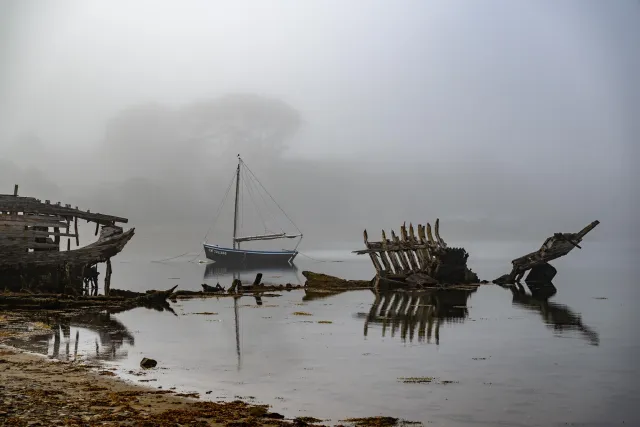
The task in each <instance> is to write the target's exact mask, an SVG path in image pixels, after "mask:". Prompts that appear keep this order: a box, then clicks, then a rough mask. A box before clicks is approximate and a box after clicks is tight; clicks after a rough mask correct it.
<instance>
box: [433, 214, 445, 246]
mask: <svg viewBox="0 0 640 427" xmlns="http://www.w3.org/2000/svg"><path fill="white" fill-rule="evenodd" d="M434 231H435V233H436V240H437V241H438V245H440V247H441V248H443V249H444V248H446V247H447V244H446V243H445V242H444V240H442V237H440V218H436V226H435V229H434Z"/></svg>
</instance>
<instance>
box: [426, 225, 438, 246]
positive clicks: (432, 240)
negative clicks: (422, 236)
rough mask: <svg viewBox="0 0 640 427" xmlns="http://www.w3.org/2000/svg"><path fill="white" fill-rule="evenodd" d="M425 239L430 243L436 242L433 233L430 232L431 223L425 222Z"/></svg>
mask: <svg viewBox="0 0 640 427" xmlns="http://www.w3.org/2000/svg"><path fill="white" fill-rule="evenodd" d="M427 239H428V240H429V243H431V244H432V245H435V244H436V241H435V240H434V239H433V234H431V224H429V223H427Z"/></svg>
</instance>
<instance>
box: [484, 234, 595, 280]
mask: <svg viewBox="0 0 640 427" xmlns="http://www.w3.org/2000/svg"><path fill="white" fill-rule="evenodd" d="M598 224H600V221H593V222H592V223H591V224H589V225H587V226H586V227H585V228H583V229H582V230H580V231H579V232H577V233H555V234H554V235H553V236H551V237H548V238H547V239H546V240H545V241H544V243H543V244H542V247H541V248H540V249H538V250H537V251H535V252H531V253H529V254H527V255H524V256H521V257H520V258H516V259H514V260H513V261H511V264H512V265H513V268H512V269H511V273H509V274H505V275H503V276H500V277H499V278H497V279H495V280H494V281H493V282H494V283H497V284H515V283H519V282H520V280H521V279H522V277H523V276H524V274H525V273H526V272H527V271H528V270H531V272H530V273H529V276H527V281H533V282H544V281H548V282H551V279H553V277H554V276H555V274H556V271H555V268H553V267H552V266H551V265H550V264H548V262H549V261H552V260H554V259H557V258H560V257H563V256H565V255H567V254H568V253H569V252H571V251H572V250H573V248H578V249H582V248H581V247H580V245H579V243H580V242H581V241H582V239H583V238H584V236H585V235H586V234H587V233H589V232H590V231H591V230H593V229H594V228H595V227H596V226H597V225H598Z"/></svg>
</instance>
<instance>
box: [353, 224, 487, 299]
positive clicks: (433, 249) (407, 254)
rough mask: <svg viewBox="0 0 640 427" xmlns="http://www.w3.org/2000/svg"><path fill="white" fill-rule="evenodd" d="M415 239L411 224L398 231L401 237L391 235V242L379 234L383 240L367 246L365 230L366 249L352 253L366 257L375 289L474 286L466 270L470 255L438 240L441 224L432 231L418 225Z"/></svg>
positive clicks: (470, 274)
mask: <svg viewBox="0 0 640 427" xmlns="http://www.w3.org/2000/svg"><path fill="white" fill-rule="evenodd" d="M417 228H418V230H417V236H416V233H415V231H414V228H413V224H409V228H408V229H407V227H406V224H403V225H402V226H401V227H400V236H397V235H396V234H395V232H394V231H393V230H392V231H391V238H388V237H387V234H386V233H385V231H384V230H382V240H381V241H379V242H370V241H369V236H368V234H367V230H364V244H365V246H366V249H361V250H357V251H353V252H354V253H356V254H358V255H364V254H367V255H369V257H370V258H371V262H372V263H373V266H374V268H375V270H376V277H375V279H374V289H393V288H403V287H418V288H420V287H430V286H438V285H448V284H463V283H475V282H477V281H478V276H477V275H476V274H475V273H473V272H472V271H471V270H470V269H469V268H468V267H467V259H468V257H469V254H468V253H467V251H465V250H464V249H463V248H452V247H449V246H448V245H447V243H445V241H444V240H443V239H442V237H440V220H439V219H436V222H435V227H434V228H433V232H432V228H431V224H429V223H427V225H426V226H424V225H420V224H418V227H417Z"/></svg>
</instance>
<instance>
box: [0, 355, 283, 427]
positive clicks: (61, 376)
mask: <svg viewBox="0 0 640 427" xmlns="http://www.w3.org/2000/svg"><path fill="white" fill-rule="evenodd" d="M101 366H102V365H101V364H96V363H91V364H87V363H84V362H81V361H80V362H78V361H72V362H65V361H59V360H52V359H49V358H47V357H46V356H43V355H40V354H34V353H30V352H26V351H23V350H21V349H19V348H15V347H12V346H8V345H4V344H3V345H0V395H2V396H3V399H1V400H0V420H1V422H2V423H3V425H16V426H21V425H95V424H100V425H145V426H146V425H149V426H152V425H177V424H183V425H184V424H186V425H203V426H205V425H213V426H222V425H229V423H230V422H241V423H248V424H246V425H292V424H291V420H290V421H289V422H287V421H285V420H284V418H285V417H284V416H282V415H280V414H276V413H270V412H269V411H268V409H267V408H268V407H267V405H254V404H249V403H246V402H243V401H240V400H236V401H233V402H210V401H199V400H198V399H194V398H189V397H187V396H180V395H179V393H176V392H174V391H172V390H158V389H154V388H151V387H148V386H144V385H138V384H132V383H129V382H127V381H125V380H123V379H121V378H120V377H117V376H116V375H115V374H114V373H113V372H111V371H109V370H100V368H101ZM96 368H97V369H96ZM281 420H282V421H281Z"/></svg>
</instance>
